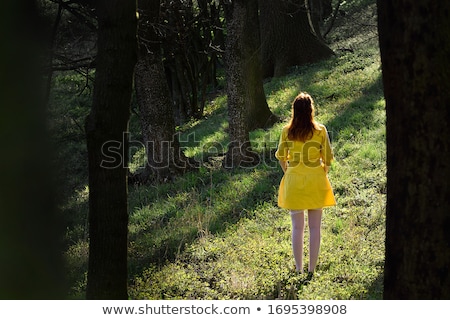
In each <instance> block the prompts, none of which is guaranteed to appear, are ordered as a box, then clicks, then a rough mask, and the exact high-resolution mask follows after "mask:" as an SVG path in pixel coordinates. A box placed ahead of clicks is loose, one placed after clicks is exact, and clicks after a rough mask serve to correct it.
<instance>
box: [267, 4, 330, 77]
mask: <svg viewBox="0 0 450 320" xmlns="http://www.w3.org/2000/svg"><path fill="white" fill-rule="evenodd" d="M259 5H260V21H261V42H262V65H263V77H264V78H267V77H280V76H283V75H285V74H286V73H287V72H288V69H289V68H290V67H293V66H296V65H303V64H307V63H313V62H317V61H320V60H322V59H326V58H329V57H330V56H332V55H333V54H334V53H333V51H332V50H331V49H330V48H329V47H328V46H327V45H326V44H325V43H324V42H323V41H321V40H319V38H318V37H317V36H315V34H314V33H313V32H312V30H311V25H310V22H309V20H308V13H307V10H306V8H305V5H304V0H294V1H288V0H277V1H273V0H259Z"/></svg>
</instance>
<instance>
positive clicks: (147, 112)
mask: <svg viewBox="0 0 450 320" xmlns="http://www.w3.org/2000/svg"><path fill="white" fill-rule="evenodd" d="M139 9H140V15H141V24H140V28H139V36H140V48H139V52H138V61H137V64H136V73H135V86H136V98H137V103H138V105H139V111H140V118H141V125H142V133H143V137H144V144H145V146H146V153H147V165H148V166H147V168H146V169H147V170H149V171H150V172H151V174H152V175H153V177H154V179H156V180H157V181H159V182H162V181H167V180H169V179H171V178H172V177H173V176H174V175H176V174H177V173H178V172H184V171H185V170H186V169H187V167H188V161H187V159H186V158H185V157H184V154H183V153H182V151H181V149H180V145H179V141H178V136H177V135H176V134H175V120H174V113H173V105H172V101H171V99H170V92H169V86H168V83H167V78H166V74H165V70H164V65H163V62H162V54H161V46H160V41H161V39H160V38H159V36H158V34H157V33H156V32H155V30H156V25H157V24H158V21H159V12H160V1H159V0H141V1H139Z"/></svg>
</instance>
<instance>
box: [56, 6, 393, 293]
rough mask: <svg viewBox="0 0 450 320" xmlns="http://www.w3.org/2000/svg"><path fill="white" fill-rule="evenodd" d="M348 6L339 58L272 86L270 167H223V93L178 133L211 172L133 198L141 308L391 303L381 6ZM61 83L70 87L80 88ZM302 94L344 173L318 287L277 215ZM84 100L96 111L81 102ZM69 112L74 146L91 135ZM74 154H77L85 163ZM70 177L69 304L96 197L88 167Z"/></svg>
mask: <svg viewBox="0 0 450 320" xmlns="http://www.w3.org/2000/svg"><path fill="white" fill-rule="evenodd" d="M347 3H348V7H346V5H345V4H343V5H342V6H341V10H342V12H343V13H342V15H341V16H340V17H339V18H338V19H337V21H336V25H335V28H334V29H333V30H332V31H331V32H330V34H329V35H328V37H327V41H329V45H330V47H331V48H332V49H333V50H334V51H335V52H336V56H334V57H332V58H330V59H327V60H325V61H321V62H319V63H315V64H311V65H307V66H301V67H296V68H293V69H292V70H291V72H290V73H289V74H288V75H286V76H285V77H280V78H276V79H270V80H268V81H266V82H265V91H266V95H267V101H268V104H269V107H270V108H271V110H272V112H273V113H275V114H276V115H277V116H279V117H280V119H281V121H280V122H279V123H277V124H275V125H274V126H273V127H271V128H268V129H259V130H255V131H253V132H251V137H250V138H251V143H252V147H253V148H254V150H255V151H257V152H258V153H259V154H260V155H261V161H260V163H259V164H257V165H255V166H254V167H252V168H246V169H243V168H242V169H236V170H225V169H223V168H222V167H221V158H220V155H216V156H214V150H216V151H217V149H219V148H221V147H222V146H226V145H227V139H228V137H227V127H228V122H227V109H226V96H225V94H224V93H219V94H218V95H216V97H215V98H214V99H212V100H211V101H209V103H208V105H207V107H206V109H205V116H204V118H202V119H200V120H195V121H191V122H189V123H186V124H184V125H183V126H181V127H180V128H178V130H179V132H180V134H181V135H180V138H181V144H182V147H183V149H184V151H185V154H186V155H187V156H190V157H194V158H196V159H198V160H201V161H202V166H201V168H200V169H199V170H198V171H196V172H190V173H186V174H185V175H183V176H180V177H178V178H176V179H175V181H172V182H170V183H165V184H160V185H139V186H130V188H129V214H130V223H129V241H130V244H129V277H130V279H129V280H130V286H129V294H130V298H131V299H314V300H318V299H381V298H382V291H383V265H384V237H385V201H386V148H385V109H384V97H383V88H382V81H381V68H380V58H379V49H378V38H377V27H376V7H375V4H374V3H375V1H348V2H347ZM355 3H356V4H358V5H355ZM344 12H345V15H344ZM59 81H60V84H66V85H67V83H69V82H70V83H71V81H74V80H73V79H72V80H71V79H69V78H67V77H66V78H64V79H63V78H61V79H60V80H59ZM300 91H306V92H308V93H310V94H311V95H312V96H313V98H314V99H315V102H316V110H317V112H316V120H318V121H319V122H321V123H323V124H324V125H325V126H326V127H327V129H328V131H329V133H330V138H331V142H332V148H333V150H334V154H335V162H334V163H333V165H332V168H331V171H330V173H329V178H330V181H331V184H332V186H333V189H334V192H335V196H336V200H337V206H336V207H332V208H326V209H324V216H323V230H322V246H321V253H320V258H319V265H318V269H317V275H316V276H315V277H314V278H313V279H312V280H311V281H310V282H308V283H307V284H304V283H303V282H302V278H301V277H300V276H298V275H296V274H295V273H294V272H293V269H294V260H293V256H292V250H291V242H290V216H289V213H288V212H287V211H286V210H284V209H280V208H278V207H277V200H276V197H277V190H278V185H279V182H280V180H281V177H282V171H281V169H280V168H279V166H278V162H277V160H276V159H275V157H274V152H275V150H276V146H277V143H278V138H279V134H280V131H281V128H282V127H283V126H284V125H285V123H286V121H288V119H289V117H290V108H291V102H292V100H293V99H294V97H295V96H296V95H297V94H298V92H300ZM58 92H59V94H60V96H61V97H62V96H63V93H61V92H60V91H56V94H58ZM57 97H58V96H56V98H55V99H56V100H57ZM73 99H77V101H76V102H77V103H78V104H81V105H83V103H85V104H87V103H86V102H83V101H84V100H83V99H84V98H82V97H80V96H78V97H74V98H73ZM80 101H81V102H80ZM74 103H75V102H74ZM70 112H71V113H67V112H66V113H65V115H66V119H67V117H68V118H69V120H70V123H71V124H72V127H73V128H74V129H73V130H72V133H70V135H69V133H67V132H68V131H67V130H66V136H65V138H64V139H71V141H73V140H76V139H77V137H79V136H80V135H81V132H79V131H77V129H76V127H77V125H76V124H77V121H76V119H77V117H79V118H81V117H82V116H84V115H85V113H86V110H85V108H84V109H83V108H81V109H80V110H78V109H76V110H75V109H71V111H70ZM75 113H76V114H75ZM55 123H56V122H55ZM62 123H63V122H62V120H61V123H59V124H58V123H56V124H55V126H57V125H59V126H63V125H62ZM64 123H66V122H64ZM133 125H134V126H136V128H137V126H138V125H136V124H133V123H132V126H131V128H132V129H133ZM136 131H138V129H136ZM59 139H63V138H62V137H59ZM70 145H71V148H72V149H71V151H70V150H68V151H66V152H67V153H73V152H74V151H75V152H78V154H81V155H83V154H84V153H85V150H84V149H83V148H82V147H81V146H75V145H74V144H70ZM136 151H137V152H135V154H134V157H133V163H132V166H131V168H132V169H136V168H138V167H139V165H140V164H141V163H142V161H143V154H144V152H143V151H142V150H136ZM205 154H207V155H208V156H207V157H206V156H205ZM74 163H76V162H75V161H74ZM71 170H72V171H73V172H71V175H70V176H71V177H73V178H71V181H72V185H76V184H78V185H79V187H78V188H77V191H76V193H75V195H72V196H71V197H69V198H66V201H65V202H64V203H63V204H62V205H61V208H62V209H63V211H64V212H65V214H66V216H70V217H71V218H70V219H68V220H69V222H70V223H69V224H68V227H67V232H66V243H67V251H66V252H65V257H66V261H67V268H68V278H69V279H68V280H69V282H70V285H71V290H70V297H71V298H74V299H80V298H81V299H83V298H84V291H85V288H86V273H87V260H88V241H87V240H88V236H87V227H86V225H87V222H86V221H87V219H86V217H87V210H88V209H87V202H88V199H87V198H88V192H87V187H85V186H83V183H82V182H83V181H84V180H83V179H82V178H80V177H79V176H80V175H82V174H85V171H83V169H82V167H81V164H77V165H74V167H72V168H71ZM77 176H78V178H77ZM305 237H308V230H307V229H306V230H305ZM305 240H306V241H305V263H307V262H308V259H307V253H308V246H307V244H308V241H307V238H305Z"/></svg>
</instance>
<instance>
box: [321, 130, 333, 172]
mask: <svg viewBox="0 0 450 320" xmlns="http://www.w3.org/2000/svg"><path fill="white" fill-rule="evenodd" d="M323 130H324V135H323V139H322V149H321V150H320V153H321V155H322V161H323V162H324V164H325V165H326V166H330V165H331V162H332V161H333V158H334V156H333V150H332V149H331V142H330V137H329V136H328V131H327V128H325V126H324V127H323Z"/></svg>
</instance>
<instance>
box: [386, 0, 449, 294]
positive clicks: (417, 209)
mask: <svg viewBox="0 0 450 320" xmlns="http://www.w3.org/2000/svg"><path fill="white" fill-rule="evenodd" d="M378 16H379V37H380V49H381V60H382V71H383V83H384V91H385V98H386V112H387V181H388V182H387V189H388V194H387V213H386V215H387V216H386V263H385V278H384V298H385V299H449V298H450V272H449V271H450V270H449V266H450V232H449V230H450V200H449V199H450V197H449V180H450V164H449V161H448V159H449V157H450V147H449V140H448V137H449V136H450V123H449V122H450V109H449V106H450V60H449V59H448V57H449V56H450V38H449V30H450V3H449V2H438V1H426V0H405V1H401V2H399V1H389V0H378Z"/></svg>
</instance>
